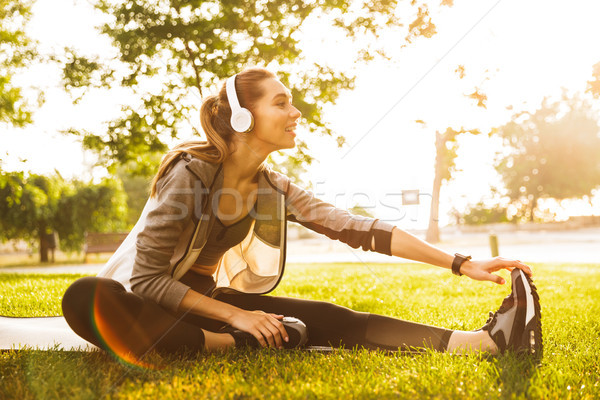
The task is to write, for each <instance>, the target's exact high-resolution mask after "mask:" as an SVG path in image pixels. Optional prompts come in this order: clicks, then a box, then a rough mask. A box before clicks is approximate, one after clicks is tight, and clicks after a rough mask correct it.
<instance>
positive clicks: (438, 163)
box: [425, 128, 480, 243]
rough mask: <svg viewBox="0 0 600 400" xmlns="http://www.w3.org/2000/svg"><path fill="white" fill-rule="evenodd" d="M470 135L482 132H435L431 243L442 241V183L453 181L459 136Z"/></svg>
mask: <svg viewBox="0 0 600 400" xmlns="http://www.w3.org/2000/svg"><path fill="white" fill-rule="evenodd" d="M465 133H470V134H473V135H477V134H479V133H480V132H479V131H478V130H477V129H471V130H466V129H464V128H461V129H459V130H455V129H453V128H447V129H446V131H445V132H444V133H440V132H438V131H436V132H435V172H434V177H433V190H432V192H431V208H430V211H429V225H428V227H427V233H426V235H425V240H427V241H428V242H429V243H437V242H439V241H440V228H439V225H438V218H439V209H440V191H441V188H442V183H443V182H444V181H446V182H447V181H449V180H450V179H452V174H453V173H454V171H455V170H456V156H457V153H456V152H457V150H458V142H457V139H458V136H459V135H461V134H465Z"/></svg>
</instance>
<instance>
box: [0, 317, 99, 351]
mask: <svg viewBox="0 0 600 400" xmlns="http://www.w3.org/2000/svg"><path fill="white" fill-rule="evenodd" d="M19 349H29V350H67V351H92V350H95V349H97V347H96V346H94V345H93V344H91V343H88V342H87V341H85V340H84V339H82V338H80V337H79V336H77V334H76V333H75V332H73V331H72V330H71V328H70V327H69V325H68V324H67V321H65V319H64V317H32V318H15V317H2V316H0V350H19Z"/></svg>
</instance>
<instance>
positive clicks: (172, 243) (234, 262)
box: [98, 154, 394, 311]
mask: <svg viewBox="0 0 600 400" xmlns="http://www.w3.org/2000/svg"><path fill="white" fill-rule="evenodd" d="M225 192H226V189H224V188H223V166H222V164H212V163H209V162H206V161H203V160H199V159H197V158H194V157H191V156H190V155H188V154H183V155H182V156H181V157H180V159H179V160H177V161H176V162H175V163H174V165H173V166H172V168H171V169H170V170H169V171H168V172H167V173H166V174H165V175H164V177H163V178H162V179H160V181H159V182H158V184H157V190H156V196H154V197H153V198H150V199H149V200H148V203H147V204H146V206H145V208H144V211H143V212H142V216H141V217H140V219H139V221H138V223H137V224H136V226H135V227H134V229H133V230H132V231H131V232H130V234H129V236H128V237H127V239H126V240H125V241H124V242H123V244H122V245H121V247H120V248H119V249H118V250H117V252H115V254H114V255H113V256H112V257H111V259H110V260H109V261H108V262H107V264H106V265H105V267H104V268H103V270H102V271H101V272H100V273H99V275H98V276H104V277H107V278H112V279H115V280H117V281H119V282H121V283H122V284H123V285H124V286H125V287H126V289H128V290H131V291H133V292H134V293H138V294H140V295H141V296H143V297H146V298H149V299H152V300H153V301H155V302H157V303H159V304H160V305H162V306H164V307H166V308H167V309H169V310H171V311H177V309H178V307H179V303H180V302H181V300H182V299H183V297H184V295H185V293H186V292H187V291H188V290H189V289H190V288H189V287H188V286H187V285H185V284H183V283H182V282H179V279H181V277H182V276H183V275H184V274H185V273H186V272H187V271H188V270H189V269H190V267H191V266H192V265H193V264H194V262H195V260H196V258H197V257H198V255H199V254H200V252H201V251H202V248H203V246H204V244H205V243H206V240H207V237H208V234H209V232H210V231H211V228H212V225H213V223H214V222H215V213H214V211H215V210H217V209H218V204H219V196H220V195H221V193H225ZM252 216H253V217H254V221H253V223H252V226H251V227H250V230H249V232H248V235H247V236H246V238H245V239H244V240H242V242H241V243H240V244H238V245H236V246H234V247H232V248H231V249H229V250H228V251H226V252H225V254H224V255H223V257H222V258H221V260H220V261H219V263H218V266H217V269H216V272H215V273H214V275H213V278H214V280H215V282H216V288H215V289H214V290H213V292H212V293H210V295H211V296H213V297H214V296H216V295H217V294H218V293H220V292H243V293H256V294H264V293H267V292H270V291H272V290H273V289H275V287H276V286H277V285H278V283H279V281H280V280H281V277H282V275H283V271H284V267H285V249H286V222H287V221H293V222H298V223H300V224H302V225H304V226H306V227H307V228H309V229H312V230H314V231H316V232H318V233H321V234H324V235H327V236H328V237H329V238H331V239H336V240H340V241H342V242H344V243H346V244H348V245H349V246H351V247H353V248H358V247H362V249H363V250H372V251H377V252H379V253H383V254H387V255H391V249H390V246H391V233H392V229H393V228H394V226H393V225H391V224H388V223H385V222H383V221H380V220H378V219H373V218H367V217H362V216H358V215H353V214H351V213H349V212H347V211H345V210H341V209H339V208H336V207H334V206H333V205H331V204H328V203H325V202H323V201H321V200H319V199H317V198H315V197H314V195H313V194H312V193H311V192H309V191H306V190H304V189H302V188H300V187H298V186H297V185H295V184H293V183H292V182H290V179H289V178H288V177H287V176H285V175H283V174H280V173H278V172H275V171H273V170H271V169H265V170H263V171H261V172H259V176H258V193H257V200H256V215H252ZM373 238H374V239H375V248H374V249H373V248H371V244H372V240H373Z"/></svg>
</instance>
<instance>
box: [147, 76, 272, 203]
mask: <svg viewBox="0 0 600 400" xmlns="http://www.w3.org/2000/svg"><path fill="white" fill-rule="evenodd" d="M267 78H275V75H274V74H273V73H272V72H270V71H268V70H266V69H264V68H249V69H246V70H244V71H242V72H240V73H239V74H238V75H237V77H236V91H237V95H238V98H239V100H240V104H241V105H242V106H243V107H245V108H248V109H249V110H250V111H252V108H253V106H254V104H255V102H256V101H257V100H258V99H259V98H260V97H262V95H263V91H262V88H261V87H260V85H258V83H260V82H261V81H262V80H264V79H267ZM230 119H231V108H230V107H229V101H228V99H227V90H226V88H225V85H224V84H223V85H222V87H221V90H220V91H219V94H218V95H213V96H209V97H207V98H206V100H204V102H203V103H202V107H200V124H201V125H202V129H203V130H204V133H205V134H206V138H207V141H191V142H185V143H181V144H179V145H177V146H175V147H174V148H173V149H171V150H170V151H169V152H168V153H167V154H166V155H165V156H164V157H163V159H162V161H161V163H160V166H159V167H158V172H157V174H156V176H155V177H154V179H153V180H152V187H151V191H150V197H154V196H155V195H156V184H157V183H158V181H159V180H160V179H161V178H162V177H163V176H165V174H167V173H168V172H169V170H170V169H171V168H172V166H173V165H174V162H175V161H176V160H177V159H178V158H179V156H181V154H183V153H188V154H189V155H191V156H192V157H196V158H199V159H200V160H204V161H208V162H210V163H213V164H220V163H222V162H223V161H225V160H226V159H227V158H228V157H229V155H230V154H231V153H233V152H234V151H235V141H234V139H235V135H236V133H235V132H234V131H233V128H231V125H230V123H229V121H230ZM264 167H265V165H264V164H263V165H262V166H261V169H262V168H264Z"/></svg>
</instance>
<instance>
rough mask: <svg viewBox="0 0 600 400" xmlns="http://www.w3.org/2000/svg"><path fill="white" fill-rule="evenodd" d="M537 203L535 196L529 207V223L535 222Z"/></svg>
mask: <svg viewBox="0 0 600 400" xmlns="http://www.w3.org/2000/svg"><path fill="white" fill-rule="evenodd" d="M537 202H538V198H537V197H535V196H534V197H533V199H531V203H530V205H529V222H534V221H533V211H534V210H535V209H536V208H537Z"/></svg>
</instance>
